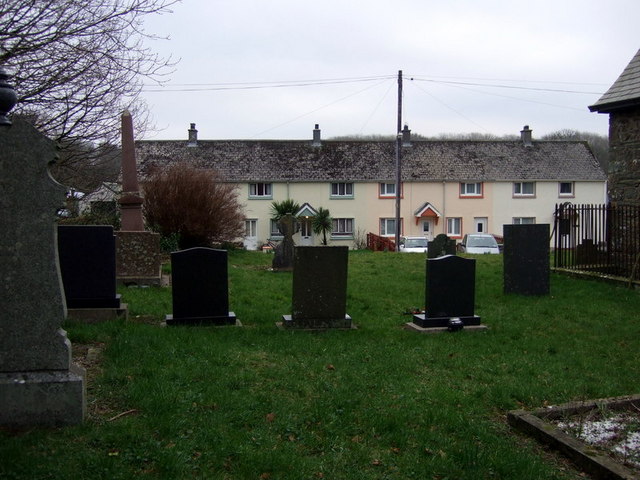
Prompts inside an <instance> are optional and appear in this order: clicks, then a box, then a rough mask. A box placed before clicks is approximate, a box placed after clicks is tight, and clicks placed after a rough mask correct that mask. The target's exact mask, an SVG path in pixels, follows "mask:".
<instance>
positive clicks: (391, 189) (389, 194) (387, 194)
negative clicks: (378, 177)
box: [380, 183, 402, 198]
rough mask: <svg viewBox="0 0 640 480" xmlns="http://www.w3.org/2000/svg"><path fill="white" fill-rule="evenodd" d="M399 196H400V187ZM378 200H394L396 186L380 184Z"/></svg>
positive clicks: (393, 184)
mask: <svg viewBox="0 0 640 480" xmlns="http://www.w3.org/2000/svg"><path fill="white" fill-rule="evenodd" d="M400 195H402V185H400ZM380 198H396V184H395V183H380Z"/></svg>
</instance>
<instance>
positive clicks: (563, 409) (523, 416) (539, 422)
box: [507, 395, 640, 480]
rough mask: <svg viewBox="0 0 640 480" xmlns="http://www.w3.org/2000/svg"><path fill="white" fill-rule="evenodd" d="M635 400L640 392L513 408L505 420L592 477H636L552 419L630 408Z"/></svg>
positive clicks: (623, 479)
mask: <svg viewBox="0 0 640 480" xmlns="http://www.w3.org/2000/svg"><path fill="white" fill-rule="evenodd" d="M634 404H640V395H629V396H623V397H611V398H604V399H598V400H587V401H584V402H570V403H565V404H562V405H557V406H553V407H547V408H540V409H537V410H532V411H525V410H512V411H510V412H508V413H507V422H508V423H509V425H511V426H512V427H514V428H517V429H518V430H520V431H522V432H524V433H526V434H527V435H530V436H532V437H534V438H535V439H536V440H538V441H540V442H542V443H545V444H547V445H549V446H551V447H552V448H555V449H557V450H559V451H560V452H561V453H562V454H563V455H565V456H567V457H568V458H570V459H571V460H572V461H573V462H574V463H575V464H576V465H578V466H579V467H580V468H581V469H583V470H584V471H585V472H587V473H589V474H590V475H592V476H593V477H594V478H602V479H615V480H638V479H640V475H638V474H637V473H636V472H634V471H633V470H631V469H629V468H627V467H625V466H624V465H622V464H621V463H619V462H617V461H615V460H614V459H613V458H611V457H609V456H607V455H606V454H604V453H601V452H599V451H596V449H595V448H594V447H592V446H590V445H588V444H586V443H584V442H582V441H580V440H578V439H577V438H575V437H573V436H571V435H568V434H566V433H564V432H563V431H562V430H560V429H559V428H558V427H556V426H555V425H554V424H553V423H551V422H552V421H553V420H558V419H562V418H566V417H570V416H573V415H582V414H585V413H587V412H590V411H592V410H596V409H607V410H610V411H616V410H624V409H626V408H628V407H631V408H633V407H632V405H634Z"/></svg>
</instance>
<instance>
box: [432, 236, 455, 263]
mask: <svg viewBox="0 0 640 480" xmlns="http://www.w3.org/2000/svg"><path fill="white" fill-rule="evenodd" d="M455 254H456V241H455V240H454V239H453V238H449V237H448V236H447V235H445V234H444V233H440V234H439V235H436V238H434V239H433V240H432V241H430V242H429V243H428V244H427V258H438V257H443V256H444V255H455Z"/></svg>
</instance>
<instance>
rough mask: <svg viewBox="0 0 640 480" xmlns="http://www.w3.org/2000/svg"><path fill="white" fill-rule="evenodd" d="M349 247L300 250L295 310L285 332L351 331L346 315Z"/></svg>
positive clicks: (297, 251) (287, 318)
mask: <svg viewBox="0 0 640 480" xmlns="http://www.w3.org/2000/svg"><path fill="white" fill-rule="evenodd" d="M348 260H349V248H348V247H346V246H345V247H343V246H340V247H325V246H322V247H312V246H297V247H295V250H294V258H293V298H292V302H293V308H292V314H291V315H283V322H282V326H283V327H284V328H300V329H307V330H314V329H327V328H351V327H352V324H351V317H350V316H349V315H347V313H346V308H347V266H348Z"/></svg>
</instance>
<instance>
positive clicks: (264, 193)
mask: <svg viewBox="0 0 640 480" xmlns="http://www.w3.org/2000/svg"><path fill="white" fill-rule="evenodd" d="M271 197H272V193H271V184H270V183H250V184H249V198H271Z"/></svg>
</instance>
